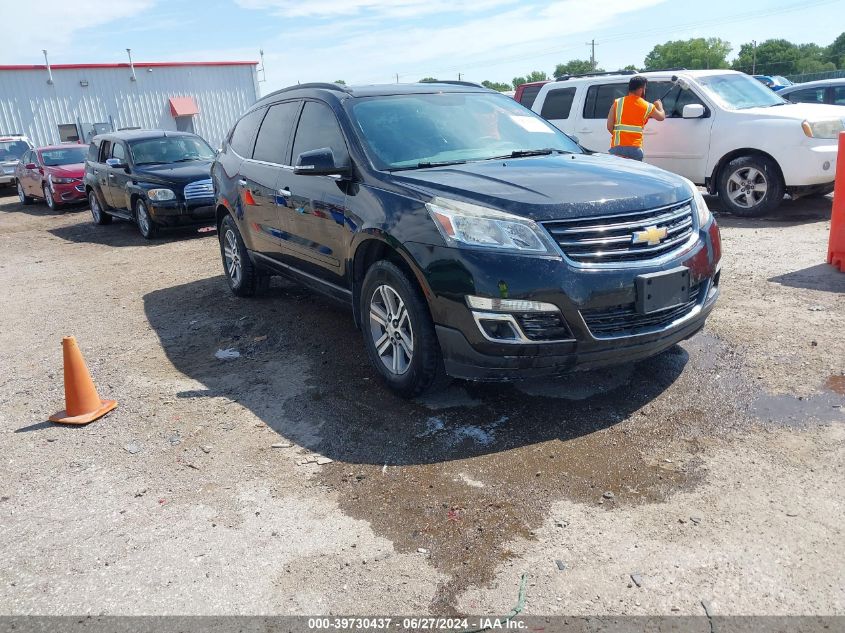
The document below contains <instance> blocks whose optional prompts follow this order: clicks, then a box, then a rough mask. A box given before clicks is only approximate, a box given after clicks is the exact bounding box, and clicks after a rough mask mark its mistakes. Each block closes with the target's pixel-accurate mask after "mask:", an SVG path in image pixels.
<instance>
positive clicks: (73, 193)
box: [51, 180, 88, 204]
mask: <svg viewBox="0 0 845 633" xmlns="http://www.w3.org/2000/svg"><path fill="white" fill-rule="evenodd" d="M51 188H52V191H53V200H55V201H56V202H59V203H62V204H73V203H75V202H85V201H86V200H88V196H87V195H86V194H85V185H83V184H82V181H81V180H80V181H79V182H76V183H70V184H58V183H55V182H54V183H53V184H52V187H51Z"/></svg>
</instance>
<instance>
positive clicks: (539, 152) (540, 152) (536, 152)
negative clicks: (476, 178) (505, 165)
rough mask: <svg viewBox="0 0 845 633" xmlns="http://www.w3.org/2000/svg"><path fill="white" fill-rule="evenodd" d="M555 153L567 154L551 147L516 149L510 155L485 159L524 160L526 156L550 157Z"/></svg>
mask: <svg viewBox="0 0 845 633" xmlns="http://www.w3.org/2000/svg"><path fill="white" fill-rule="evenodd" d="M554 153H558V154H565V153H566V152H565V151H564V150H562V149H553V148H551V147H544V148H543V149H516V150H514V151H512V152H511V153H510V154H505V155H504V156H491V157H490V158H485V159H484V160H502V159H503V158H524V157H525V156H548V155H549V154H554Z"/></svg>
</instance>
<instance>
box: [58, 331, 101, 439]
mask: <svg viewBox="0 0 845 633" xmlns="http://www.w3.org/2000/svg"><path fill="white" fill-rule="evenodd" d="M62 353H63V355H64V362H65V406H66V407H67V409H65V410H64V411H59V412H58V413H56V414H55V415H51V416H50V422H62V423H63V424H88V423H89V422H93V421H94V420H96V419H97V418H101V417H103V416H104V415H105V414H106V413H108V412H109V411H111V410H112V409H114V408H115V407H116V406H117V402H116V401H114V400H100V396H99V395H97V388H96V387H95V386H94V381H93V380H91V374H90V373H88V366H87V365H86V364H85V359H84V358H82V352H80V351H79V346H78V345H77V344H76V339H75V338H74V337H72V336H65V337H64V338H63V339H62Z"/></svg>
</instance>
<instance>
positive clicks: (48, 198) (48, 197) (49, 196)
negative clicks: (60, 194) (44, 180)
mask: <svg viewBox="0 0 845 633" xmlns="http://www.w3.org/2000/svg"><path fill="white" fill-rule="evenodd" d="M44 202H46V203H47V206H48V207H49V208H50V209H51V210H54V209H55V208H56V201H55V200H54V199H53V192H52V191H50V187H44Z"/></svg>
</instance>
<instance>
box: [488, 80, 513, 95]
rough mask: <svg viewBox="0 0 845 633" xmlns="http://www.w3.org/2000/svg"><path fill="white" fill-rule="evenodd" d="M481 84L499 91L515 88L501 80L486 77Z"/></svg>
mask: <svg viewBox="0 0 845 633" xmlns="http://www.w3.org/2000/svg"><path fill="white" fill-rule="evenodd" d="M481 85H482V86H484V87H485V88H490V90H496V91H497V92H507V91H508V90H513V86H511V85H510V84H507V83H503V82H501V81H489V80H487V79H485V80H484V81H482V82H481Z"/></svg>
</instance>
